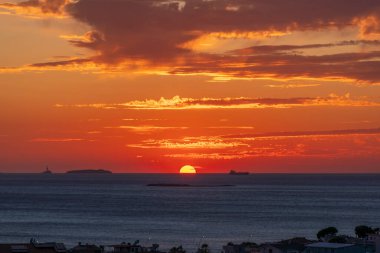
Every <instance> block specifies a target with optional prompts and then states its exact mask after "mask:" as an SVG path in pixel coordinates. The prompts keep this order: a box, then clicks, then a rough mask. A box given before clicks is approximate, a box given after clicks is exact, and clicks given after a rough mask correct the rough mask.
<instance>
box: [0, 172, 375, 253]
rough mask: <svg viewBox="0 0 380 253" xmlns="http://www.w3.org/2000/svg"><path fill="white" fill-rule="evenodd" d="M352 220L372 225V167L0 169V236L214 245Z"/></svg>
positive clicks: (310, 231) (308, 231) (309, 231)
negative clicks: (230, 171)
mask: <svg viewBox="0 0 380 253" xmlns="http://www.w3.org/2000/svg"><path fill="white" fill-rule="evenodd" d="M149 183H187V184H194V185H197V184H198V185H200V184H210V185H220V184H233V185H235V186H234V187H204V188H202V187H198V188H191V187H183V188H169V187H166V188H165V187H148V186H146V184H149ZM360 224H367V225H371V226H380V175H279V174H276V175H269V174H264V175H263V174H259V175H249V176H229V175H196V176H181V175H166V174H161V175H159V174H145V175H142V174H132V175H128V174H122V175H120V174H119V175H116V174H113V175H64V174H62V175H11V174H0V241H1V242H20V241H27V240H29V239H30V238H31V237H36V238H38V239H39V240H40V241H62V242H65V243H66V244H68V245H69V246H72V245H73V244H76V243H77V242H78V241H81V242H89V243H97V244H110V243H120V242H122V241H127V242H128V241H131V242H133V241H134V240H136V239H139V240H140V242H142V243H144V244H151V243H155V242H157V243H159V244H160V245H161V248H163V249H165V248H168V247H170V246H174V245H179V244H182V245H184V246H185V248H186V249H188V250H190V251H191V250H192V249H194V248H195V247H197V245H198V244H199V243H200V242H207V243H209V244H210V245H211V247H212V249H215V250H218V249H220V248H221V245H222V244H225V243H227V242H229V241H236V242H241V241H247V240H250V241H254V242H264V241H274V240H279V239H286V238H289V237H293V236H307V237H310V238H315V234H316V232H317V231H318V229H320V228H323V227H326V226H336V227H337V228H338V229H339V230H340V232H342V233H346V234H353V229H354V227H355V226H356V225H360Z"/></svg>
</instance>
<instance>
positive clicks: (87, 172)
mask: <svg viewBox="0 0 380 253" xmlns="http://www.w3.org/2000/svg"><path fill="white" fill-rule="evenodd" d="M66 174H112V171H109V170H102V169H98V170H69V171H66Z"/></svg>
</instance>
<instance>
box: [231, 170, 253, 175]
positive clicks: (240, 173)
mask: <svg viewBox="0 0 380 253" xmlns="http://www.w3.org/2000/svg"><path fill="white" fill-rule="evenodd" d="M228 174H230V175H249V172H246V171H243V172H242V171H235V170H231V171H230V172H229V173H228Z"/></svg>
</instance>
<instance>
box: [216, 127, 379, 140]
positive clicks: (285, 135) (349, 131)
mask: <svg viewBox="0 0 380 253" xmlns="http://www.w3.org/2000/svg"><path fill="white" fill-rule="evenodd" d="M361 134H363V135H371V134H380V128H369V129H343V130H329V131H297V132H272V133H256V134H239V135H226V136H223V138H226V139H231V138H233V139H235V138H237V139H245V138H248V139H252V138H255V139H259V138H261V139H264V138H266V139H271V138H278V137H283V138H292V137H305V136H339V135H361Z"/></svg>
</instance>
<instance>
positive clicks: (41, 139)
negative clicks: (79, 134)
mask: <svg viewBox="0 0 380 253" xmlns="http://www.w3.org/2000/svg"><path fill="white" fill-rule="evenodd" d="M30 141H31V142H78V141H86V140H85V139H81V138H35V139H31V140H30Z"/></svg>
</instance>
